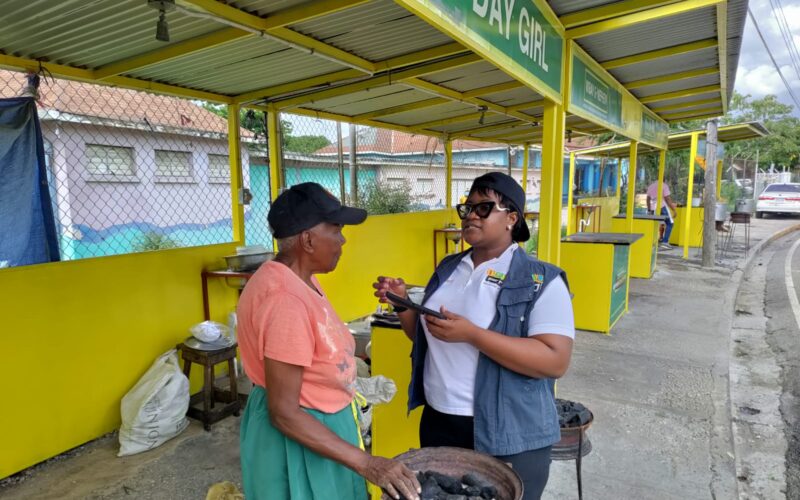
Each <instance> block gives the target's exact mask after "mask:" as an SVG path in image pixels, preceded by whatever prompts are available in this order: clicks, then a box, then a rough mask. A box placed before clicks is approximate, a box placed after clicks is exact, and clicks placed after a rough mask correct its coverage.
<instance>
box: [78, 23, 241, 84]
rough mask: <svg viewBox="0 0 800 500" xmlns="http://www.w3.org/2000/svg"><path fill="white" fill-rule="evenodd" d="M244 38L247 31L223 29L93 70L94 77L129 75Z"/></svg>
mask: <svg viewBox="0 0 800 500" xmlns="http://www.w3.org/2000/svg"><path fill="white" fill-rule="evenodd" d="M246 36H252V34H251V33H248V32H247V31H242V30H240V29H238V28H225V29H222V30H219V31H215V32H213V33H210V34H208V35H203V36H198V37H195V38H192V39H190V40H185V41H183V42H178V43H174V44H172V45H169V46H167V47H164V48H163V49H158V50H153V51H150V52H147V53H144V54H140V55H138V56H133V57H131V58H129V59H123V60H121V61H117V62H113V63H111V64H107V65H105V66H102V67H100V68H98V69H96V70H94V74H95V77H96V78H97V79H99V80H103V79H105V78H108V77H109V76H114V75H119V74H121V73H130V72H131V71H133V70H136V69H140V68H145V67H147V66H152V65H154V64H158V63H163V62H165V61H169V60H171V59H175V58H177V57H181V56H185V55H187V54H191V53H192V52H197V51H199V50H203V49H208V48H210V47H215V46H217V45H222V44H224V43H228V42H232V41H234V40H238V39H240V38H244V37H246Z"/></svg>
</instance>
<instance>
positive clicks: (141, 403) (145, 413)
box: [117, 349, 189, 457]
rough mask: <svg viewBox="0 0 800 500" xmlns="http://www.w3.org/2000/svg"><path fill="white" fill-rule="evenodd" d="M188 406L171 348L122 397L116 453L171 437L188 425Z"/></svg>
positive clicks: (184, 382)
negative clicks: (117, 449) (120, 422)
mask: <svg viewBox="0 0 800 500" xmlns="http://www.w3.org/2000/svg"><path fill="white" fill-rule="evenodd" d="M188 409H189V379H187V378H186V376H185V375H184V374H183V372H182V371H181V369H180V365H179V364H178V355H177V352H176V351H175V349H172V350H171V351H168V352H166V353H164V354H162V355H161V356H160V357H159V358H158V359H156V360H155V362H154V363H153V366H151V367H150V368H149V369H148V370H147V372H146V373H145V374H144V375H142V378H141V379H139V382H137V383H136V385H135V386H134V387H133V389H131V390H130V391H128V393H127V394H126V395H125V397H123V398H122V403H121V404H120V411H121V412H122V426H121V427H120V429H119V445H120V447H119V453H118V454H117V456H118V457H124V456H126V455H134V454H136V453H141V452H143V451H147V450H151V449H153V448H155V447H157V446H160V445H161V444H163V443H164V442H166V441H169V440H170V439H172V438H174V437H175V436H177V435H178V434H180V433H181V432H183V430H184V429H185V428H186V426H188V425H189V420H188V419H187V418H186V410H188Z"/></svg>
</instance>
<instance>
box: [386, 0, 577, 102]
mask: <svg viewBox="0 0 800 500" xmlns="http://www.w3.org/2000/svg"><path fill="white" fill-rule="evenodd" d="M399 3H401V4H403V5H405V6H406V7H407V8H409V9H411V10H412V11H415V12H417V13H419V14H420V15H421V16H422V17H424V18H426V19H427V20H428V21H429V22H432V23H433V24H434V25H436V26H438V27H439V28H440V29H442V30H444V31H447V32H448V33H450V34H451V35H452V36H453V37H454V38H456V39H457V40H459V41H460V42H461V43H463V44H464V45H465V46H467V47H469V48H470V49H472V50H474V51H475V52H477V53H479V54H481V55H482V56H483V57H484V58H485V59H487V60H489V61H490V62H493V63H495V64H497V65H498V67H500V68H502V69H503V70H505V71H507V72H508V73H510V74H512V75H514V76H515V77H516V78H517V79H519V80H520V81H523V82H525V81H529V82H530V81H531V77H533V81H534V82H536V81H538V82H539V83H541V84H543V85H537V86H536V87H537V88H538V89H539V90H540V93H542V94H544V95H548V94H549V97H550V98H551V99H555V100H556V101H559V102H560V100H561V99H560V94H561V65H562V59H563V54H562V52H563V42H564V39H563V37H562V36H561V35H560V33H559V31H558V30H557V29H556V28H555V26H554V25H553V24H552V23H551V22H550V21H549V20H548V18H547V16H546V15H545V14H544V13H543V12H542V10H541V9H540V8H539V7H538V6H537V5H536V2H534V1H533V0H399ZM544 5H546V4H544ZM541 87H544V88H541Z"/></svg>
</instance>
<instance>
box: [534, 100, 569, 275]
mask: <svg viewBox="0 0 800 500" xmlns="http://www.w3.org/2000/svg"><path fill="white" fill-rule="evenodd" d="M564 121H565V114H564V106H562V105H559V104H555V103H553V102H550V101H548V102H547V103H545V105H544V126H543V129H542V189H541V203H540V206H541V208H540V211H541V213H540V214H539V249H538V252H539V259H541V260H543V261H545V262H550V263H551V264H556V265H558V263H559V260H560V255H559V254H560V248H561V205H562V203H561V190H562V186H563V183H564V182H563V181H564Z"/></svg>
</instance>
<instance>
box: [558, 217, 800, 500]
mask: <svg viewBox="0 0 800 500" xmlns="http://www.w3.org/2000/svg"><path fill="white" fill-rule="evenodd" d="M798 223H800V220H795V219H769V220H756V219H753V225H752V233H751V247H753V246H757V245H758V244H759V242H760V241H763V240H764V239H766V238H769V237H770V236H772V235H774V234H775V233H778V232H780V231H782V230H784V229H787V228H789V227H792V226H794V225H796V224H798ZM742 240H743V238H741V237H737V238H735V240H734V244H733V245H732V247H733V248H732V251H731V252H729V253H728V255H727V256H726V258H725V259H724V260H723V261H721V262H720V263H719V266H718V268H716V269H715V270H706V269H703V268H702V267H700V255H699V252H698V251H695V250H692V251H691V252H690V260H689V261H684V260H682V259H681V258H680V254H681V252H680V251H679V250H672V251H668V252H665V253H663V254H661V255H659V265H658V271H657V272H656V274H655V276H654V277H653V278H652V279H650V280H636V279H634V280H631V293H630V312H629V313H628V314H627V315H626V316H624V317H623V318H622V319H621V320H620V322H619V323H618V324H617V325H616V326H615V328H614V329H613V331H612V334H611V335H609V336H605V335H600V334H595V333H589V332H579V333H578V336H577V340H576V344H575V352H574V355H573V360H572V365H571V367H570V370H569V373H568V374H567V376H566V377H564V379H563V380H561V381H560V382H559V385H558V391H559V394H558V395H559V397H561V398H565V399H572V400H576V401H580V402H582V403H584V404H585V405H586V406H588V407H589V408H590V409H591V410H592V412H593V413H594V415H595V422H594V424H593V426H592V427H591V428H590V430H589V438H590V439H591V441H592V444H593V446H594V450H593V451H592V453H591V454H589V455H588V456H586V457H585V458H584V460H583V493H584V498H586V499H599V498H602V499H605V498H659V499H694V498H697V499H701V498H702V499H709V498H718V499H722V498H726V499H727V498H736V497H737V495H738V493H737V484H736V483H737V479H736V467H735V455H734V449H735V448H734V444H733V439H732V432H731V405H730V391H729V358H730V356H729V352H730V342H731V338H730V334H731V327H732V318H733V312H734V311H733V309H734V308H733V304H734V300H735V295H736V291H737V289H738V286H739V282H740V280H741V276H742V269H743V268H744V265H745V263H746V262H747V261H746V259H745V258H744V245H743V241H742ZM752 255H753V252H752V251H751V252H750V256H751V258H752ZM551 471H552V472H551V480H550V483H549V484H548V487H547V491H546V492H545V498H547V499H555V498H559V499H561V498H577V482H576V474H575V463H574V462H572V461H570V462H554V464H553V467H552V469H551Z"/></svg>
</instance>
